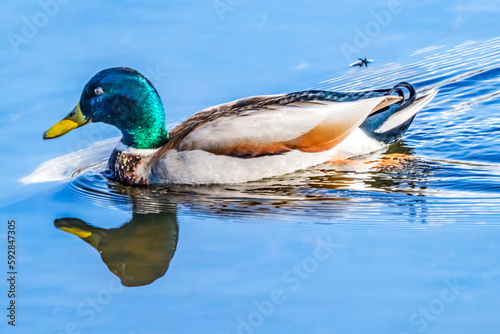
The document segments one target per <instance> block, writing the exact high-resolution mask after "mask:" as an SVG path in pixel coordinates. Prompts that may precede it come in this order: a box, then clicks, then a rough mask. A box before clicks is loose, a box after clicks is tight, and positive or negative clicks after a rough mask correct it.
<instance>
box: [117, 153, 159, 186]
mask: <svg viewBox="0 0 500 334" xmlns="http://www.w3.org/2000/svg"><path fill="white" fill-rule="evenodd" d="M148 160H149V157H144V156H141V155H138V154H133V153H129V152H122V151H118V150H116V149H115V150H113V153H111V156H110V157H109V161H108V173H109V177H110V178H112V179H114V180H116V181H118V182H120V183H122V184H126V185H142V186H146V185H149V184H150V182H149V179H148V177H146V175H147V173H146V169H147V161H148Z"/></svg>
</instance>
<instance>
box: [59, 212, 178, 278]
mask: <svg viewBox="0 0 500 334" xmlns="http://www.w3.org/2000/svg"><path fill="white" fill-rule="evenodd" d="M176 218H177V217H176V214H175V213H172V212H161V213H136V212H134V213H133V215H132V219H131V220H130V221H129V222H128V223H126V224H124V225H122V226H120V227H118V228H111V229H104V228H99V227H95V226H92V225H90V224H88V223H86V222H84V221H83V220H80V219H77V218H61V219H56V220H55V222H54V224H55V226H56V227H57V228H58V229H60V230H62V231H65V232H68V233H71V234H73V235H76V236H77V237H79V238H80V239H82V240H83V241H85V242H87V243H88V244H90V245H91V246H92V247H94V248H95V249H96V250H97V251H98V252H99V254H101V258H102V260H103V261H104V263H105V264H106V265H107V266H108V268H109V270H110V271H111V272H112V273H113V274H115V275H116V276H118V277H119V278H120V280H121V282H122V284H123V285H125V286H143V285H148V284H151V283H152V282H154V281H155V280H157V279H158V278H160V277H162V276H163V275H165V273H166V272H167V270H168V267H169V265H170V261H171V260H172V257H173V256H174V253H175V250H176V247H177V240H178V237H179V226H178V224H177V219H176Z"/></svg>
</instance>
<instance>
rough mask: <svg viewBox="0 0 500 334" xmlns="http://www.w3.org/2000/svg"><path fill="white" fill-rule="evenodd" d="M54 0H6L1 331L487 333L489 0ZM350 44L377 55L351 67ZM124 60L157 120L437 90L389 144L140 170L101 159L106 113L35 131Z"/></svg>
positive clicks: (494, 192)
mask: <svg viewBox="0 0 500 334" xmlns="http://www.w3.org/2000/svg"><path fill="white" fill-rule="evenodd" d="M45 3H46V2H43V1H42V4H45ZM47 3H51V4H52V7H47V6H45V5H40V4H39V3H37V2H36V1H26V2H24V3H23V4H19V3H18V2H14V1H6V2H4V3H2V5H1V7H2V11H1V12H2V14H1V15H2V20H1V22H2V24H1V27H2V35H3V36H5V37H4V38H3V39H2V43H3V44H2V48H1V51H0V59H1V60H2V64H3V66H2V68H1V69H0V73H1V78H2V83H3V84H2V94H1V96H2V99H1V102H0V105H1V108H0V113H1V116H2V120H3V121H2V122H0V129H1V131H0V133H1V134H2V136H0V152H1V156H2V161H3V164H2V166H1V171H2V173H1V174H0V182H1V183H2V184H3V186H2V191H1V193H0V201H1V202H0V203H1V204H0V216H1V218H2V221H3V223H2V225H1V226H3V227H2V228H1V229H0V237H1V241H0V244H1V245H2V246H1V248H2V249H3V250H2V251H1V252H0V254H1V255H0V261H1V262H0V263H1V265H0V267H1V268H2V270H1V272H2V274H1V275H2V276H1V277H2V278H1V279H0V282H1V283H0V289H1V290H2V291H1V292H0V295H1V296H3V297H2V298H0V301H1V303H2V305H1V306H0V309H2V310H4V311H2V312H3V313H6V311H5V308H6V307H7V305H8V304H7V303H8V302H9V301H8V299H7V298H6V294H7V290H8V286H7V284H6V280H5V278H4V277H5V275H6V272H7V265H6V263H7V254H6V248H7V246H6V234H7V220H8V219H15V220H16V222H17V247H18V252H17V261H18V263H17V268H16V269H17V271H18V280H17V291H18V295H17V319H16V328H15V329H13V328H11V326H8V325H7V320H6V317H5V315H4V314H3V313H2V314H1V318H2V319H4V320H2V323H1V324H0V328H2V329H1V332H2V333H4V332H15V331H16V332H18V333H130V334H131V333H134V334H138V333H214V334H219V333H221V334H222V333H245V334H249V333H282V332H283V333H398V334H399V333H423V332H425V333H471V332H481V333H495V332H497V330H498V328H499V327H500V318H499V317H498V311H499V309H500V260H499V259H498V254H499V253H497V252H500V243H499V242H498V238H499V237H500V234H499V232H500V224H499V223H500V157H499V153H498V152H499V151H500V112H499V111H498V105H499V104H500V60H499V59H500V58H499V55H500V38H499V37H497V36H496V35H495V34H494V33H493V32H495V31H498V29H499V28H500V21H498V14H499V12H500V6H498V5H494V4H490V2H486V1H479V2H478V1H475V2H472V1H460V2H457V3H456V4H449V5H443V4H439V5H437V4H435V3H432V2H427V1H422V2H419V4H412V3H409V1H401V2H400V5H399V7H397V9H396V10H394V11H393V12H392V13H391V12H389V11H388V10H389V3H388V2H385V1H375V2H372V3H373V4H371V5H369V6H367V5H366V3H365V2H361V1H352V2H351V1H349V2H347V1H342V2H338V3H334V2H328V1H326V0H325V1H317V2H314V3H313V4H311V3H310V2H307V3H306V2H295V3H294V4H290V3H289V2H284V1H274V2H272V3H271V2H269V1H267V2H266V1H252V2H251V3H250V2H246V1H241V2H238V1H232V2H229V1H226V2H224V1H220V2H217V1H215V2H213V1H198V2H194V1H189V2H186V1H183V2H181V1H170V2H169V4H165V5H158V4H154V3H153V2H148V1H146V2H141V3H140V4H139V3H137V4H136V3H134V2H132V1H123V2H121V4H120V5H118V4H115V5H112V4H102V3H98V2H96V1H87V2H85V4H83V3H76V2H71V1H70V2H68V3H66V4H59V5H57V7H54V2H50V1H48V2H47ZM221 3H222V5H221ZM224 4H225V5H224ZM44 6H45V7H44ZM220 6H222V7H220ZM224 6H225V7H224ZM42 7H44V8H45V11H48V12H49V14H50V15H48V14H45V16H43V15H42V14H43V9H42ZM47 8H48V9H47ZM391 8H392V7H391ZM373 11H375V14H374V12H373ZM40 12H42V14H39V13H40ZM380 13H385V14H380ZM387 13H389V14H387ZM381 15H382V19H380V16H381ZM384 15H385V16H384ZM44 17H46V22H45V21H43V18H44ZM377 17H379V19H380V20H382V21H380V20H379V21H377ZM37 20H38V21H37ZM27 21H28V22H31V24H34V23H33V22H35V23H37V25H38V27H37V26H35V30H33V31H29V27H28V28H26V27H25V25H28V24H27V23H26V22H27ZM42 23H43V24H42ZM370 25H371V26H372V29H375V28H377V27H378V28H377V29H375V30H374V31H375V32H373V33H370V34H371V36H368V37H367V38H366V40H365V41H364V42H363V43H361V44H360V43H358V44H356V40H358V42H359V39H360V37H357V34H359V31H364V30H365V29H366V27H369V26H370ZM373 27H375V28H373ZM23 29H25V31H24V32H23ZM26 29H28V30H26ZM13 34H15V35H16V36H18V37H13V36H14V35H13ZM13 38H18V39H14V40H13ZM19 38H21V39H19ZM13 41H14V42H13ZM20 41H21V42H20ZM346 45H350V46H351V47H353V48H355V49H357V51H355V52H354V51H353V53H351V54H346V53H345V52H344V53H343V52H342V50H344V51H345V47H346ZM358 56H359V57H369V58H373V59H375V63H373V64H371V66H370V67H368V68H361V69H360V68H349V67H348V64H349V63H350V62H351V61H353V60H355V59H356V58H357V57H358ZM120 65H125V66H130V67H134V68H136V69H137V70H139V71H141V72H143V73H144V74H145V75H146V76H147V77H149V78H150V79H151V80H152V82H153V83H154V84H155V86H156V87H157V88H158V91H159V92H160V95H161V96H162V98H163V101H164V104H165V108H166V110H167V118H168V122H169V123H170V124H171V126H174V125H175V123H177V122H179V121H181V120H182V119H185V118H186V117H188V116H189V115H191V114H193V113H194V112H196V111H198V110H201V109H203V108H205V107H207V106H210V105H215V104H218V103H222V102H226V101H229V100H232V99H235V98H239V97H242V96H249V95H256V94H269V93H278V92H283V91H293V90H301V89H307V88H315V89H335V90H355V89H368V88H384V87H389V86H391V85H394V84H395V83H397V82H399V81H403V80H404V81H409V82H411V83H412V84H414V85H415V87H417V89H419V90H427V89H430V88H432V87H438V88H439V93H438V95H437V96H436V98H435V99H434V100H433V101H432V102H431V103H430V104H429V105H428V106H427V107H426V108H425V109H424V110H422V111H421V112H420V113H419V115H418V117H417V118H416V119H415V121H414V123H413V125H412V126H411V128H410V130H409V131H408V133H407V134H406V136H405V137H404V140H403V141H400V142H398V143H397V144H395V145H393V146H391V147H389V148H388V149H387V150H386V151H383V152H375V153H374V154H371V155H369V156H364V157H358V158H355V159H352V160H349V161H345V162H343V163H336V164H334V163H328V164H324V165H322V166H317V167H315V168H311V169H309V170H306V171H302V172H299V173H296V174H293V175H286V176H282V177H278V178H274V179H269V180H265V181H260V182H253V183H248V184H242V185H231V186H203V187H181V186H176V187H171V188H164V187H154V188H150V189H139V188H130V187H124V186H121V185H119V184H115V183H113V182H111V181H109V180H107V179H106V178H105V177H103V175H102V171H103V169H104V162H105V159H106V157H107V156H109V153H110V151H111V149H112V147H113V145H114V144H115V143H116V137H117V136H118V135H119V134H118V132H117V130H115V129H113V128H111V127H108V126H106V125H103V124H92V125H90V126H88V127H85V128H82V129H78V130H77V131H74V132H72V133H70V134H68V135H66V136H64V137H62V138H60V139H57V140H53V141H46V142H44V141H42V139H41V134H42V133H43V131H45V130H46V129H47V128H48V127H49V126H51V125H52V124H53V123H54V122H55V121H57V120H59V119H60V118H61V117H62V116H64V115H66V114H67V112H68V111H69V110H70V109H71V108H72V107H73V105H74V104H75V103H76V101H77V99H78V97H79V95H80V92H81V88H82V87H83V85H84V84H85V82H86V81H87V80H88V79H89V78H90V77H91V76H92V75H93V74H94V73H95V72H97V71H99V70H101V69H103V68H106V67H110V66H120ZM387 154H397V155H393V156H396V157H397V158H396V160H395V161H392V162H391V163H388V159H386V158H385V157H386V155H387ZM61 156H62V157H61ZM51 159H56V160H51ZM46 161H50V162H48V163H46V164H45V165H42V164H43V163H44V162H46ZM40 165H42V166H40ZM39 167H40V169H37V168H39ZM35 170H36V172H35V173H34V174H32V173H33V172H34V171H35ZM30 174H32V175H31V177H28V178H27V179H24V181H25V182H24V183H23V182H19V180H21V179H22V178H23V177H26V176H28V175H30ZM40 181H46V182H40ZM48 181H51V182H48ZM76 229H80V230H79V231H80V232H79V235H80V236H81V237H85V236H87V235H88V232H91V233H92V234H93V235H94V236H95V238H94V239H92V240H88V239H87V242H85V241H83V240H82V239H80V238H79V237H77V236H75V235H71V234H70V233H69V232H73V233H75V231H76ZM77 234H78V233H77Z"/></svg>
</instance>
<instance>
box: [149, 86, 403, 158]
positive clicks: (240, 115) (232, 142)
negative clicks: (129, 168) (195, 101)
mask: <svg viewBox="0 0 500 334" xmlns="http://www.w3.org/2000/svg"><path fill="white" fill-rule="evenodd" d="M377 95H381V94H380V93H377V92H360V93H334V92H326V91H306V92H299V93H293V94H288V95H278V96H271V97H269V96H268V97H253V98H250V99H244V100H239V102H238V101H235V102H232V103H230V104H225V105H221V106H218V107H214V108H210V109H208V110H206V111H202V112H199V113H197V114H195V115H194V116H192V117H191V118H189V119H188V120H186V121H184V122H183V123H182V124H180V125H179V126H178V127H176V128H175V129H174V130H172V132H171V134H170V138H171V139H170V142H169V144H167V147H164V148H162V149H160V152H158V153H159V154H162V153H163V152H165V151H166V150H168V149H176V150H179V151H191V150H203V151H206V152H210V153H213V154H218V155H228V156H236V157H255V156H262V155H269V154H279V153H284V152H286V151H290V150H300V151H304V152H320V151H325V150H328V149H331V148H333V147H335V146H336V145H337V144H338V143H340V142H341V141H342V140H343V139H345V138H346V137H347V136H348V135H349V134H350V133H351V132H352V131H353V130H354V129H356V128H357V127H358V126H359V125H360V124H361V123H363V121H364V120H365V119H366V117H367V116H368V115H370V114H371V113H374V112H376V111H377V110H379V109H381V108H385V107H386V106H388V105H391V104H393V103H397V102H398V101H400V100H401V97H400V96H392V95H384V96H377Z"/></svg>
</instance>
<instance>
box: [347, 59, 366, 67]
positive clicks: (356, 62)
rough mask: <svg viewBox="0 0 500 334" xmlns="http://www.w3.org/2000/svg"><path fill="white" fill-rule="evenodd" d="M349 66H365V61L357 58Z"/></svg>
mask: <svg viewBox="0 0 500 334" xmlns="http://www.w3.org/2000/svg"><path fill="white" fill-rule="evenodd" d="M349 66H351V67H352V66H363V61H361V60H356V61H355V62H354V63H352V64H350V65H349Z"/></svg>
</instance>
